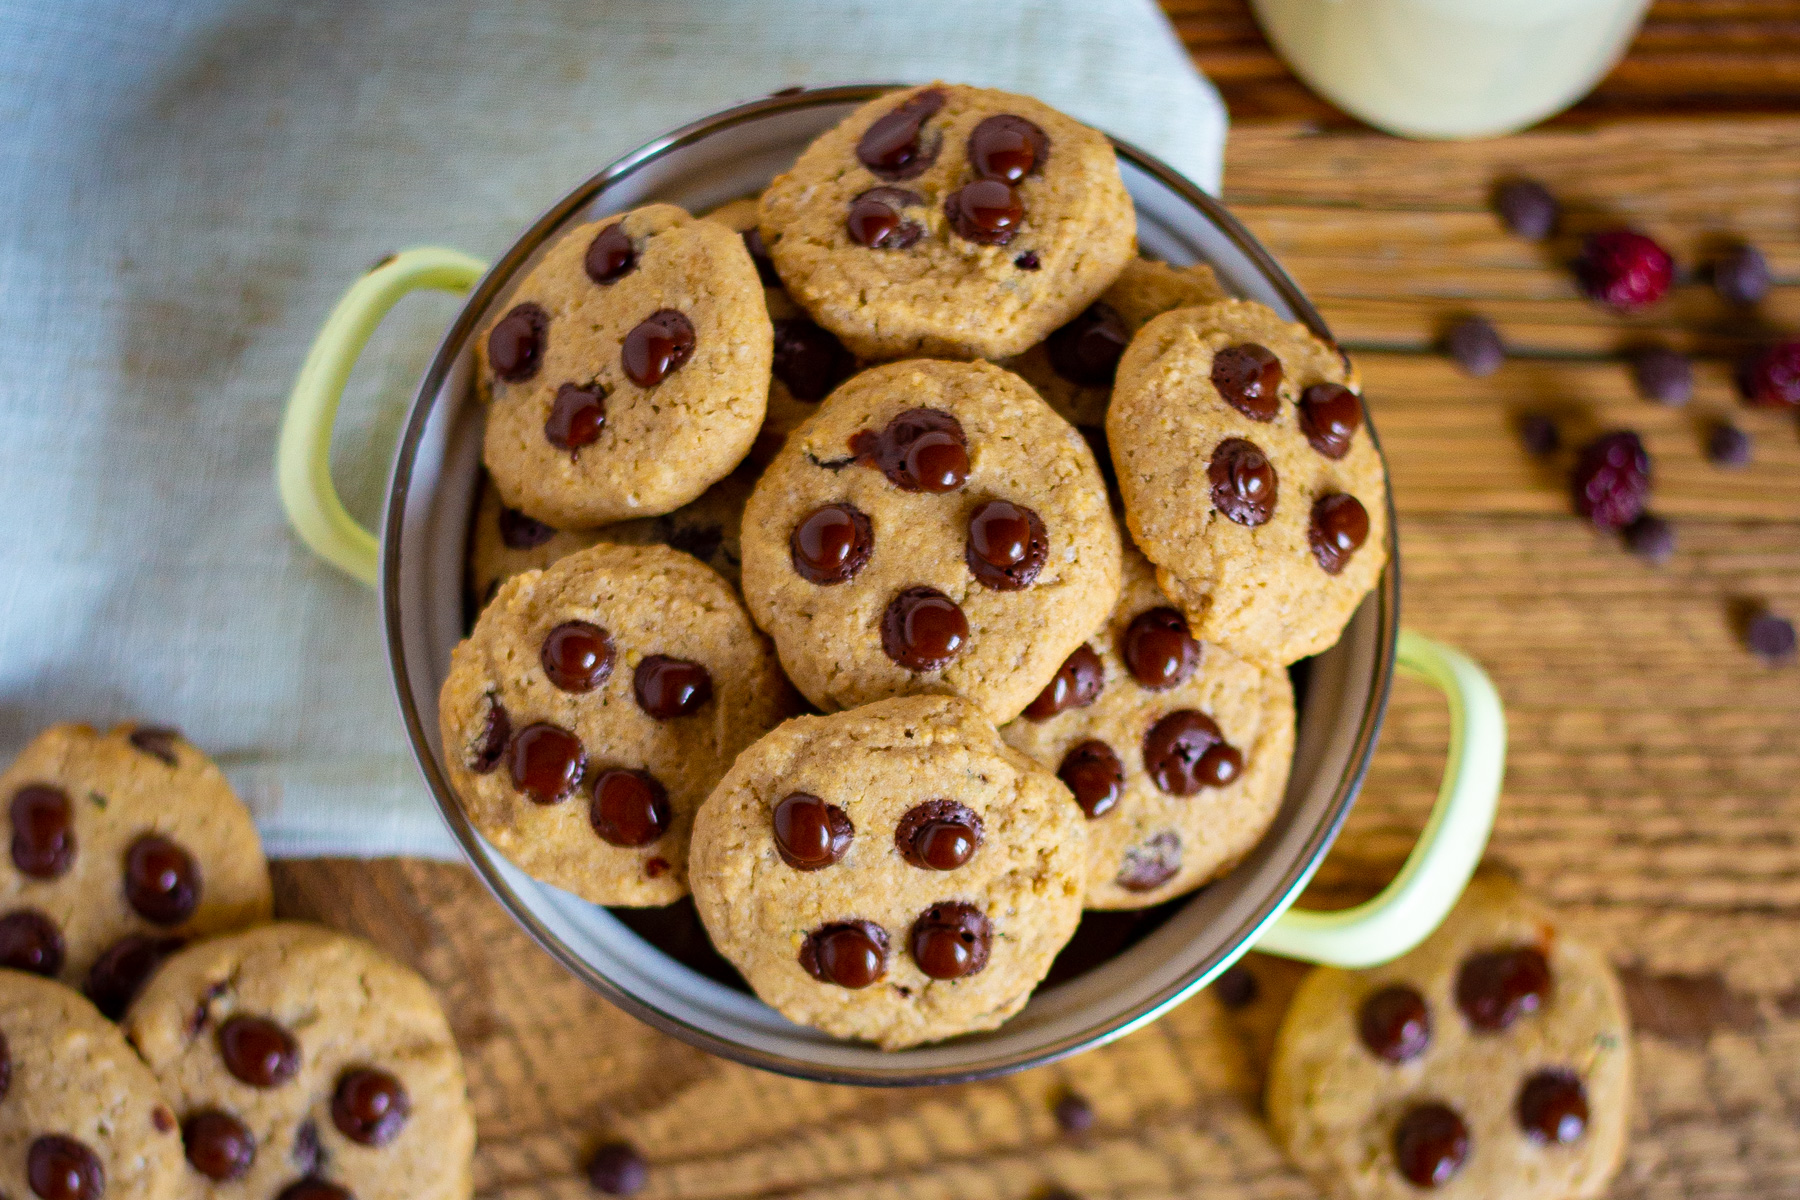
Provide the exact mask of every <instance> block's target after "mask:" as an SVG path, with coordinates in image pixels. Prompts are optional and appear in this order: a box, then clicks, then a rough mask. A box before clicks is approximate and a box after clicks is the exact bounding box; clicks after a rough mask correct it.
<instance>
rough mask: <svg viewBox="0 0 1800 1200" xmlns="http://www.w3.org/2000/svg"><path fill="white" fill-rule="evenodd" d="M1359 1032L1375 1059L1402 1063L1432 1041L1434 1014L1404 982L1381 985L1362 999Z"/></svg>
mask: <svg viewBox="0 0 1800 1200" xmlns="http://www.w3.org/2000/svg"><path fill="white" fill-rule="evenodd" d="M1356 1032H1357V1035H1358V1036H1359V1037H1361V1038H1362V1044H1363V1045H1364V1046H1366V1047H1368V1050H1369V1053H1370V1054H1373V1055H1374V1056H1375V1057H1376V1058H1381V1059H1385V1060H1387V1061H1388V1062H1391V1063H1403V1062H1406V1061H1407V1060H1409V1059H1414V1058H1417V1057H1419V1055H1421V1054H1423V1053H1425V1047H1426V1046H1428V1045H1430V1044H1431V1013H1430V1012H1429V1011H1428V1010H1427V1009H1426V1007H1425V997H1423V996H1421V995H1419V993H1418V992H1416V991H1414V990H1413V989H1412V988H1409V987H1407V986H1406V985H1404V984H1395V985H1393V986H1392V987H1385V988H1382V989H1381V990H1380V991H1379V992H1375V993H1374V994H1373V995H1371V996H1370V997H1369V998H1368V999H1366V1000H1364V1001H1363V1004H1362V1009H1361V1010H1360V1011H1359V1012H1358V1013H1357V1017H1356Z"/></svg>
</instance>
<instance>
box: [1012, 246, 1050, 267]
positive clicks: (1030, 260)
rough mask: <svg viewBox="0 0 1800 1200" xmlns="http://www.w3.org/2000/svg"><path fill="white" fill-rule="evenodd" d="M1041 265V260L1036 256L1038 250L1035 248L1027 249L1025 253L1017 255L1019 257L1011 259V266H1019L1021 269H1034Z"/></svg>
mask: <svg viewBox="0 0 1800 1200" xmlns="http://www.w3.org/2000/svg"><path fill="white" fill-rule="evenodd" d="M1043 265H1044V264H1043V261H1042V260H1041V259H1039V258H1038V252H1037V251H1036V250H1027V251H1025V253H1023V254H1021V255H1019V257H1017V258H1015V259H1013V266H1015V267H1017V268H1019V270H1021V271H1035V270H1037V269H1039V268H1040V267H1042V266H1043Z"/></svg>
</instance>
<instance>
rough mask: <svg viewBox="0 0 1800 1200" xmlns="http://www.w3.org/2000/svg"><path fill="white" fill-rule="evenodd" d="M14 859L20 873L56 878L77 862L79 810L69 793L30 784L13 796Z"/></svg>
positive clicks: (46, 785)
mask: <svg viewBox="0 0 1800 1200" xmlns="http://www.w3.org/2000/svg"><path fill="white" fill-rule="evenodd" d="M11 815H12V860H13V866H15V867H17V868H19V872H20V874H23V875H28V876H30V877H31V878H33V879H56V878H58V877H60V876H61V875H63V874H64V873H65V872H67V871H68V869H69V867H70V866H72V865H73V864H74V862H75V810H74V807H73V806H72V805H71V804H70V803H69V793H67V792H65V791H63V790H62V789H61V788H59V787H53V786H52V785H50V784H47V783H28V784H26V785H25V786H24V787H22V788H20V789H19V790H18V791H16V792H14V793H13V798H12V807H11Z"/></svg>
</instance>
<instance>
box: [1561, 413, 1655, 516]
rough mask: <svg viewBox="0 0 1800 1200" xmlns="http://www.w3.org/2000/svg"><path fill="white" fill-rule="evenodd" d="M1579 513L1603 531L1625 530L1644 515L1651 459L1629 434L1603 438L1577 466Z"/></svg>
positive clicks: (1586, 450) (1584, 450) (1592, 444)
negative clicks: (1639, 516) (1641, 514)
mask: <svg viewBox="0 0 1800 1200" xmlns="http://www.w3.org/2000/svg"><path fill="white" fill-rule="evenodd" d="M1573 483H1574V488H1575V511H1576V512H1579V513H1580V514H1581V515H1582V516H1584V517H1586V518H1587V519H1588V520H1590V521H1592V522H1593V523H1594V524H1595V525H1597V526H1599V527H1600V528H1602V529H1623V528H1624V527H1625V526H1627V525H1629V524H1631V523H1632V522H1633V521H1635V520H1637V518H1638V515H1639V514H1640V513H1642V512H1643V511H1644V499H1645V497H1646V496H1648V495H1649V493H1650V456H1649V454H1647V453H1645V451H1644V443H1643V442H1641V441H1639V440H1638V435H1637V434H1635V433H1632V432H1630V431H1629V430H1619V431H1617V432H1614V433H1607V434H1602V435H1601V436H1599V437H1597V438H1595V439H1594V440H1593V441H1591V442H1589V443H1588V444H1587V445H1585V446H1583V447H1582V448H1581V456H1580V458H1579V459H1577V460H1576V463H1575V474H1574V479H1573Z"/></svg>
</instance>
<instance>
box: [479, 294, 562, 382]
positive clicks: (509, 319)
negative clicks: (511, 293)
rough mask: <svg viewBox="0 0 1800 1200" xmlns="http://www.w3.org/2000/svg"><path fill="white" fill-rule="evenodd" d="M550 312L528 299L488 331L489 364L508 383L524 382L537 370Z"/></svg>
mask: <svg viewBox="0 0 1800 1200" xmlns="http://www.w3.org/2000/svg"><path fill="white" fill-rule="evenodd" d="M549 328H550V314H548V313H546V312H545V311H544V310H543V309H541V308H539V307H538V306H537V305H535V304H532V303H530V302H526V303H524V304H520V305H517V306H515V307H514V308H513V309H512V311H510V312H508V313H507V314H506V315H505V316H504V317H501V318H500V320H499V321H497V322H496V323H495V325H494V328H493V330H492V331H491V332H490V333H489V334H488V363H489V365H491V366H492V367H493V368H494V374H496V375H498V376H499V377H500V378H502V379H504V380H506V382H508V383H523V382H524V381H525V380H527V379H530V378H531V377H532V376H533V375H536V374H537V372H538V365H539V364H540V363H542V362H543V360H544V342H545V340H546V333H547V331H548V330H549Z"/></svg>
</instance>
